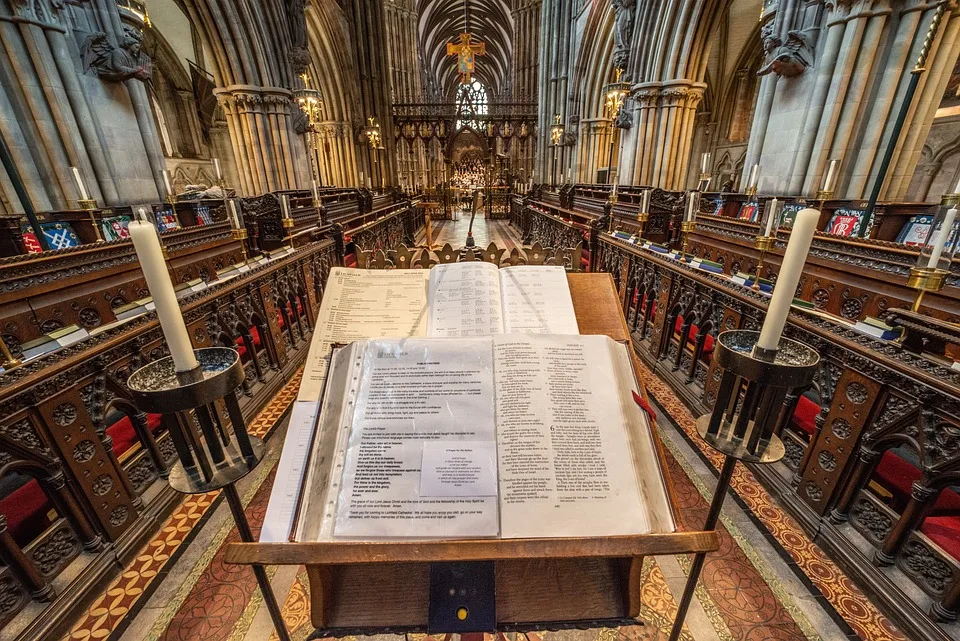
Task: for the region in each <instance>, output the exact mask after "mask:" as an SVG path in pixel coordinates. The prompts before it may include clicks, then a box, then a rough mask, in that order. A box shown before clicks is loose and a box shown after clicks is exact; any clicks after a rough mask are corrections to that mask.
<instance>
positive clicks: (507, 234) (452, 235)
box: [432, 214, 521, 252]
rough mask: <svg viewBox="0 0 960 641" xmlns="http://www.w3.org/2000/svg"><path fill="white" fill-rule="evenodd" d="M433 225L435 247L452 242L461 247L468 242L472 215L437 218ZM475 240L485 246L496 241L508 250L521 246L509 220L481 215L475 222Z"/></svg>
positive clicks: (456, 246)
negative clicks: (455, 217) (458, 218)
mask: <svg viewBox="0 0 960 641" xmlns="http://www.w3.org/2000/svg"><path fill="white" fill-rule="evenodd" d="M432 226H433V246H434V247H443V245H444V244H445V243H450V246H451V247H453V248H454V249H459V248H460V247H463V246H464V245H465V244H466V242H467V231H468V230H469V229H470V215H469V214H467V215H465V216H461V217H460V220H435V221H433V222H432ZM473 240H474V242H475V243H476V245H477V247H484V248H485V247H486V246H487V245H489V244H490V243H496V244H497V247H500V248H501V249H506V250H507V251H508V252H509V251H510V250H511V249H513V248H514V247H521V245H520V237H519V236H518V235H517V232H516V231H515V230H514V229H513V228H512V227H510V223H509V222H508V221H506V220H486V219H484V218H481V217H479V216H478V217H477V219H476V220H475V221H474V223H473Z"/></svg>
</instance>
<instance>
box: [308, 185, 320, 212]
mask: <svg viewBox="0 0 960 641" xmlns="http://www.w3.org/2000/svg"><path fill="white" fill-rule="evenodd" d="M310 182H311V183H312V186H313V205H314V207H319V206H320V188H319V187H317V181H316V180H311V181H310Z"/></svg>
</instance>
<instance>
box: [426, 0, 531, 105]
mask: <svg viewBox="0 0 960 641" xmlns="http://www.w3.org/2000/svg"><path fill="white" fill-rule="evenodd" d="M417 14H418V15H419V16H420V46H421V48H422V51H423V59H424V64H425V65H426V71H427V74H428V75H429V76H430V79H431V80H432V81H433V82H435V83H436V85H435V86H436V89H437V91H438V92H439V93H440V95H441V96H442V97H444V98H446V99H453V97H454V95H455V93H456V89H457V86H458V85H459V83H460V77H459V75H458V73H457V64H456V59H455V58H453V57H452V56H451V57H448V56H447V43H448V42H454V41H458V40H459V37H460V34H461V33H465V32H469V33H470V34H472V35H473V40H474V41H480V42H485V43H486V45H487V51H486V55H483V56H477V61H476V69H475V72H474V77H475V78H476V79H477V80H479V81H480V82H482V83H483V84H484V85H486V87H487V91H488V94H489V95H491V97H495V96H501V95H503V94H504V92H506V91H507V90H508V89H509V82H510V76H511V72H510V68H511V64H512V61H513V17H512V16H511V14H510V8H509V6H508V5H507V2H506V0H417Z"/></svg>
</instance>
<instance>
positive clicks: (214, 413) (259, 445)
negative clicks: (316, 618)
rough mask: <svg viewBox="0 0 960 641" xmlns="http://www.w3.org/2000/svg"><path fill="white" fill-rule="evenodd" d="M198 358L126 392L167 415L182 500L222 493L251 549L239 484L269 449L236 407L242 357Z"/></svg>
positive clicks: (141, 377)
mask: <svg viewBox="0 0 960 641" xmlns="http://www.w3.org/2000/svg"><path fill="white" fill-rule="evenodd" d="M193 353H194V355H195V356H196V358H197V361H198V362H199V366H198V367H197V368H196V369H193V370H191V371H189V372H177V371H176V370H175V369H174V364H173V358H171V357H169V356H168V357H166V358H162V359H160V360H157V361H154V362H152V363H150V364H148V365H146V366H144V367H141V368H140V369H138V370H137V371H136V372H134V373H133V374H132V375H131V376H130V378H129V379H128V380H127V387H128V388H129V389H130V393H131V395H132V397H133V401H134V403H135V404H136V405H137V407H138V408H139V409H141V410H142V411H144V412H150V413H155V414H161V415H162V421H163V425H164V426H165V427H166V428H167V431H168V432H169V433H170V438H171V440H172V441H173V444H174V447H175V448H176V451H177V457H178V458H179V459H180V460H179V461H178V462H177V463H175V464H174V466H173V467H172V468H171V470H170V477H169V481H170V486H171V487H172V488H173V489H174V490H176V491H178V492H181V493H183V494H206V493H207V492H211V491H213V490H220V489H222V490H223V493H224V495H225V496H226V498H227V503H228V504H229V505H230V511H231V512H232V513H233V518H234V520H235V521H236V523H237V529H238V530H239V532H240V539H241V540H242V541H244V542H247V543H252V542H254V538H253V532H252V531H251V530H250V524H249V522H248V521H247V518H246V515H245V514H244V512H243V503H242V502H241V500H240V495H239V494H238V493H237V488H236V486H235V483H236V482H237V481H239V480H240V479H241V478H243V477H244V476H246V475H247V474H249V473H250V472H251V471H252V470H253V468H255V467H256V466H257V464H258V463H259V462H260V460H261V459H262V458H263V453H264V445H263V441H261V440H260V439H259V438H256V437H252V436H250V435H249V434H248V433H247V428H246V424H245V423H244V420H243V414H242V413H241V411H240V404H239V402H238V401H237V395H236V390H237V388H238V387H239V386H240V385H241V384H242V383H243V379H244V373H243V366H242V365H241V363H240V355H239V354H238V353H237V351H236V350H234V349H232V348H229V347H209V348H205V349H196V350H194V352H193ZM220 402H222V405H223V407H225V409H226V413H227V416H228V417H229V419H230V421H229V423H230V424H231V425H232V426H233V438H231V436H230V433H229V432H228V431H227V429H226V427H227V422H226V421H225V420H224V417H223V416H222V415H221V411H220V407H219V403H220ZM198 424H199V431H198V430H197V426H198ZM253 572H254V574H255V575H256V577H257V583H259V585H260V591H261V592H262V593H263V601H264V603H265V604H266V606H267V610H269V612H270V617H271V619H273V625H274V627H275V628H276V630H277V635H278V636H279V638H280V639H281V641H289V638H290V636H289V634H288V632H287V629H286V625H285V624H284V622H283V617H282V616H281V614H280V606H279V605H278V604H277V599H276V597H275V596H274V594H273V590H272V588H271V587H270V581H269V579H268V578H267V573H266V570H265V569H264V567H263V566H262V565H254V566H253Z"/></svg>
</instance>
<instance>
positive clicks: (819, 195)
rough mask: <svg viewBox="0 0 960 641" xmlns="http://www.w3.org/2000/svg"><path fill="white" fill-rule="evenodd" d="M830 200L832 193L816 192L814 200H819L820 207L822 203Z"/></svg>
mask: <svg viewBox="0 0 960 641" xmlns="http://www.w3.org/2000/svg"><path fill="white" fill-rule="evenodd" d="M831 198H833V192H832V191H823V190H822V189H821V190H820V191H818V192H817V197H816V200H819V201H820V203H821V205H822V203H823V202H824V201H827V200H830V199H831Z"/></svg>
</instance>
